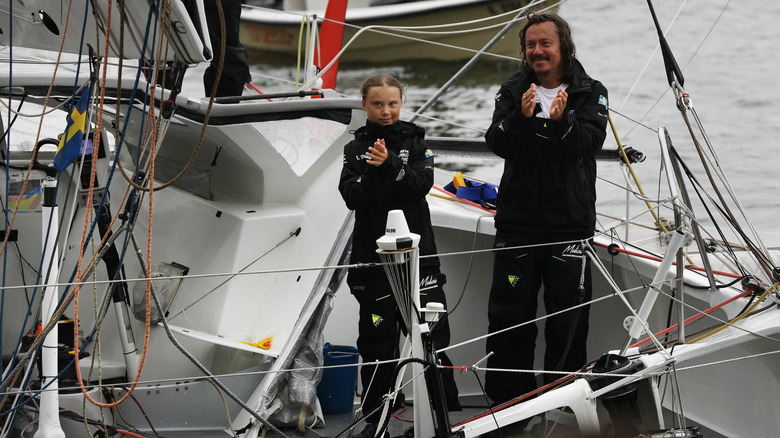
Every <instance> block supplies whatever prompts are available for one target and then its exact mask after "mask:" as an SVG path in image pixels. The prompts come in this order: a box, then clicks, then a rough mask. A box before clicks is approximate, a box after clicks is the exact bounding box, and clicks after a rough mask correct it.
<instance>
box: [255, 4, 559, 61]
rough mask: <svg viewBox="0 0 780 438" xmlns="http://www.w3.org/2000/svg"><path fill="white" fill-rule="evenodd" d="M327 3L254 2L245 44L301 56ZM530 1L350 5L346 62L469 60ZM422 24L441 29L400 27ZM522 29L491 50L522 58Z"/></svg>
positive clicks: (272, 52)
mask: <svg viewBox="0 0 780 438" xmlns="http://www.w3.org/2000/svg"><path fill="white" fill-rule="evenodd" d="M326 3H327V2H322V1H321V2H311V1H309V2H306V4H304V1H298V2H295V1H290V2H287V1H285V2H284V5H283V6H281V9H273V8H269V7H258V6H255V5H256V4H257V3H255V5H253V4H252V2H249V4H248V5H244V8H243V10H242V14H241V31H240V32H241V33H240V38H241V42H242V43H243V44H244V45H245V46H246V47H247V48H248V49H250V50H256V51H258V52H262V53H263V55H264V56H268V55H280V56H282V57H288V58H293V59H294V58H295V56H296V55H297V54H298V53H299V40H302V41H304V44H302V45H301V47H305V41H308V39H307V38H306V37H305V35H306V30H304V29H305V26H302V21H303V19H304V18H303V17H304V16H305V17H309V19H311V18H312V17H314V16H316V20H317V22H318V23H319V24H321V23H322V21H323V20H322V18H323V17H324V16H325V6H326ZM529 3H531V1H530V0H421V1H412V2H397V1H396V2H394V3H392V4H388V3H387V2H383V3H382V4H381V5H369V4H368V3H367V1H366V0H362V1H357V2H349V4H348V6H347V11H346V19H345V23H346V25H345V26H344V36H343V38H342V46H343V45H346V44H349V49H348V50H346V51H345V52H344V54H343V55H342V56H341V61H342V62H352V61H364V62H379V61H394V60H400V59H432V60H441V61H455V60H463V59H468V58H470V57H472V56H473V55H474V51H476V50H480V49H481V48H482V47H484V45H485V44H486V43H487V42H489V41H490V40H491V39H492V38H493V37H494V36H495V35H496V33H497V31H498V30H500V29H501V28H502V27H503V26H504V23H505V22H506V21H507V19H508V18H507V16H510V17H509V18H511V16H513V15H514V14H512V11H516V10H518V11H519V10H520V9H522V8H524V7H525V6H527V5H528V4H529ZM545 5H546V4H545ZM515 14H516V13H515ZM477 20H479V21H477ZM454 23H463V24H457V25H456V24H454ZM445 25H446V26H445ZM369 26H371V27H372V28H370V29H367V30H366V31H364V32H362V33H360V35H358V36H357V38H355V40H354V41H351V40H352V38H353V37H354V36H355V35H356V33H357V32H358V31H359V30H360V29H361V28H366V27H369ZM374 26H379V27H378V28H373V27H374ZM418 26H437V27H435V28H430V29H426V30H425V33H420V32H419V31H415V32H410V31H409V30H401V29H400V27H403V28H406V29H408V28H410V27H418ZM518 31H519V27H518V25H515V27H514V28H513V29H511V30H510V31H509V32H508V33H506V34H505V36H504V37H503V38H502V39H501V40H500V41H498V42H497V43H496V44H495V45H494V46H493V47H492V48H491V49H490V51H489V52H490V53H493V54H498V55H503V56H511V57H514V56H517V43H518V40H517V33H518ZM302 37H303V38H302ZM464 49H465V50H464Z"/></svg>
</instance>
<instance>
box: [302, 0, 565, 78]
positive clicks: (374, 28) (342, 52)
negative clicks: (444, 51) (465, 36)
mask: <svg viewBox="0 0 780 438" xmlns="http://www.w3.org/2000/svg"><path fill="white" fill-rule="evenodd" d="M543 1H544V0H538V3H542V2H543ZM558 4H559V3H556V4H554V5H552V6H548V7H547V8H544V9H543V10H547V9H549V8H552V7H554V6H557V5H558ZM522 9H523V8H518V9H516V10H514V11H511V12H512V13H517V12H519V11H520V10H522ZM523 18H524V17H523ZM521 19H522V18H521ZM513 21H519V20H513ZM506 24H507V23H503V22H502V23H498V24H495V25H492V26H486V27H483V28H478V29H474V30H468V31H447V32H438V33H436V34H442V35H448V34H461V33H471V32H476V31H480V30H489V29H493V28H497V27H504V26H506ZM426 27H427V26H423V27H411V26H410V27H405V28H398V27H395V26H385V25H370V26H366V27H363V28H360V29H359V30H358V31H357V32H356V33H355V35H353V36H352V38H350V40H349V41H347V42H346V43H345V44H343V45H342V48H341V50H340V51H339V52H338V53H337V54H336V55H335V56H334V57H333V60H332V61H330V62H329V63H328V65H326V66H325V67H323V68H322V70H321V71H320V72H319V73H317V74H316V75H315V76H314V77H312V78H311V79H310V80H309V82H307V83H306V84H305V85H304V88H310V87H311V86H312V84H314V82H315V81H316V80H318V79H319V78H321V77H322V76H323V75H324V74H325V72H327V71H328V70H329V69H330V68H331V67H332V66H333V65H334V64H335V63H336V62H337V61H338V60H339V58H340V57H341V55H342V54H344V52H345V51H346V50H347V49H348V48H349V46H350V45H351V44H352V42H354V41H355V40H356V39H357V37H358V36H360V35H361V34H362V33H363V32H366V31H371V30H373V31H377V30H379V32H380V33H384V34H387V35H390V36H397V37H399V38H408V39H411V40H413V41H419V42H427V43H431V44H435V45H439V46H444V47H450V48H459V47H455V46H449V45H447V44H443V43H439V42H435V41H427V40H421V39H416V38H410V37H405V36H403V35H396V34H393V33H390V32H384V31H381V29H387V30H403V31H406V32H409V33H426V32H415V31H414V29H420V28H426ZM459 49H461V50H464V51H467V52H472V53H484V54H486V55H491V56H497V57H501V58H504V59H510V60H517V58H515V57H508V56H503V55H495V54H492V53H489V52H480V51H479V50H472V49H466V48H459Z"/></svg>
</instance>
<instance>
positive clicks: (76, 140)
mask: <svg viewBox="0 0 780 438" xmlns="http://www.w3.org/2000/svg"><path fill="white" fill-rule="evenodd" d="M88 102H89V84H87V86H86V87H84V90H83V91H82V92H81V96H80V97H79V101H78V103H77V104H76V106H75V107H73V109H72V110H71V111H70V114H68V126H67V128H65V133H64V134H62V137H60V144H59V145H58V146H57V154H56V155H54V168H55V169H57V170H58V171H60V172H62V171H63V170H64V169H65V168H66V167H68V166H70V164H71V163H72V162H74V161H76V158H78V157H79V156H80V155H81V145H82V143H83V142H84V129H85V125H86V118H87V103H88Z"/></svg>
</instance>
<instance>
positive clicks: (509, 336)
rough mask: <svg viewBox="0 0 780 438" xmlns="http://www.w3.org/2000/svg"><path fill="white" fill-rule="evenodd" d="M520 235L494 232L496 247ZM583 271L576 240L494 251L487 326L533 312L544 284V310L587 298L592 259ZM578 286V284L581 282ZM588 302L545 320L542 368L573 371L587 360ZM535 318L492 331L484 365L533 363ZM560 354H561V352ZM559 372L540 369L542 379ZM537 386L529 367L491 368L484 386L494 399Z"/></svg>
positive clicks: (502, 399) (520, 242)
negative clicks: (508, 237)
mask: <svg viewBox="0 0 780 438" xmlns="http://www.w3.org/2000/svg"><path fill="white" fill-rule="evenodd" d="M528 243H530V241H525V242H524V241H523V240H521V239H512V240H502V239H500V238H499V237H498V236H497V238H496V247H514V246H520V245H526V244H528ZM585 262H586V263H587V264H586V266H585V271H584V279H583V280H581V277H582V274H583V266H582V263H583V253H582V249H581V245H580V244H579V243H565V244H555V245H544V246H528V247H523V248H518V249H511V250H501V251H496V253H495V260H494V265H493V284H492V287H491V289H490V298H489V301H488V322H489V327H488V331H489V332H490V333H494V332H497V331H499V330H502V329H505V328H507V327H512V326H515V325H518V324H521V323H523V322H526V321H531V320H533V319H535V318H536V308H537V297H538V294H539V289H540V287H541V286H542V285H544V305H545V310H546V311H547V314H548V315H549V314H553V313H556V312H558V311H561V310H564V309H568V308H570V307H572V306H574V305H576V304H578V303H581V302H587V301H590V299H591V296H592V285H591V274H590V263H589V261H588V260H587V257H586V258H585ZM581 286H582V288H581ZM588 316H589V308H588V306H585V307H582V308H580V309H579V310H572V311H568V312H564V313H561V314H560V315H557V316H553V317H550V318H548V319H547V320H546V324H545V334H544V335H545V342H546V344H547V348H546V351H545V355H544V369H545V370H548V371H576V370H578V369H580V368H581V367H582V366H583V365H585V362H586V360H587V357H586V349H585V347H586V345H585V344H586V341H587V336H588ZM537 332H538V329H537V326H536V324H535V323H534V324H526V325H523V326H521V327H518V328H515V329H512V330H509V331H506V332H503V333H501V334H497V335H493V336H490V337H489V338H488V340H487V348H486V349H487V352H488V353H490V352H491V351H492V352H493V355H492V356H490V357H489V358H488V362H487V366H488V368H497V369H522V370H533V369H534V349H535V347H536V335H537ZM567 349H568V353H567V354H566V355H565V357H564V358H563V360H562V359H561V357H562V356H563V355H564V353H565V352H567ZM559 377H561V376H560V375H555V374H544V382H545V383H549V382H552V381H554V380H557V379H558V378H559ZM536 387H537V384H536V377H535V376H534V374H533V373H525V372H502V371H489V372H487V374H486V375H485V390H486V392H487V394H488V396H489V397H490V398H491V399H492V400H493V402H494V403H502V402H505V401H507V400H510V399H513V398H515V397H518V396H520V395H523V394H526V393H528V392H530V391H532V390H534V389H535V388H536Z"/></svg>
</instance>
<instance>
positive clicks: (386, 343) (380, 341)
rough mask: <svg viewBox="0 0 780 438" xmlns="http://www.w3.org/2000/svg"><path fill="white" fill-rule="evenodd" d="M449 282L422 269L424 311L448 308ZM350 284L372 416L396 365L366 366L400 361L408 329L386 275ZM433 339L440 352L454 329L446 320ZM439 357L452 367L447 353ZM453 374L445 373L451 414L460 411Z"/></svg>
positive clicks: (365, 392)
mask: <svg viewBox="0 0 780 438" xmlns="http://www.w3.org/2000/svg"><path fill="white" fill-rule="evenodd" d="M445 281H446V280H445V277H444V275H443V274H441V273H440V272H439V268H438V267H421V268H420V304H421V306H422V307H425V305H426V304H427V303H428V302H438V303H442V304H443V305H444V306H445V308H446V306H447V301H446V298H445V296H444V289H443V287H442V286H443V285H444V283H445ZM347 283H348V284H349V287H350V291H351V292H352V294H353V295H354V296H355V298H356V299H357V300H358V303H359V304H360V311H359V321H358V339H357V348H358V352H359V353H360V356H361V358H362V361H363V364H364V365H363V367H362V368H361V371H360V378H361V384H362V385H363V413H364V414H369V413H370V412H371V411H372V410H374V409H375V408H376V407H378V406H379V405H380V401H381V398H382V396H383V395H385V394H387V393H388V392H389V390H390V388H391V387H392V385H393V382H392V379H393V370H394V368H395V363H389V364H383V365H379V366H370V365H366V364H369V363H371V362H374V361H377V360H378V361H385V360H391V359H397V358H398V356H399V351H398V340H399V336H400V331H403V332H404V333H405V332H406V327H405V325H404V323H403V320H402V317H401V315H400V313H399V312H398V306H397V305H396V303H395V299H394V298H393V293H392V290H391V289H390V284H389V283H388V282H387V278H386V277H385V275H384V274H377V275H376V277H374V278H373V279H372V280H366V278H365V276H361V279H360V280H355V278H354V277H348V278H347ZM431 336H432V338H433V344H434V347H435V348H436V349H440V348H444V347H446V346H447V345H449V342H450V327H449V322H448V321H447V318H446V316H445V317H444V318H443V319H442V320H441V321H439V322H438V323H437V324H436V325H435V326H434V328H433V330H432V331H431ZM438 357H439V359H440V360H441V363H442V365H445V366H451V365H452V362H451V361H450V359H449V358H448V357H447V355H446V354H445V353H439V355H438ZM453 374H454V373H453V370H452V369H442V370H441V376H442V381H443V383H444V392H445V398H446V400H447V407H448V409H449V410H459V409H460V404H459V402H458V388H457V386H456V384H455V378H454V376H453ZM380 415H381V409H380V410H378V411H377V412H376V413H374V414H371V415H368V417H367V419H366V421H367V422H369V423H374V424H376V423H377V422H378V421H379V417H380Z"/></svg>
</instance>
